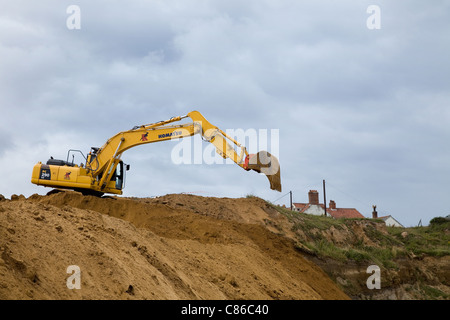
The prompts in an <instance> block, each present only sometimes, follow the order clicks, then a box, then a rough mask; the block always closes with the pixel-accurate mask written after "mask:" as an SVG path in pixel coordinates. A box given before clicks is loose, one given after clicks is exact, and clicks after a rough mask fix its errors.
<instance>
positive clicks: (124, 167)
mask: <svg viewBox="0 0 450 320" xmlns="http://www.w3.org/2000/svg"><path fill="white" fill-rule="evenodd" d="M128 170H130V165H129V164H124V163H123V161H120V162H119V164H118V165H117V167H116V171H115V172H114V175H113V176H112V178H111V180H112V181H116V189H117V190H122V189H123V188H125V172H126V171H128Z"/></svg>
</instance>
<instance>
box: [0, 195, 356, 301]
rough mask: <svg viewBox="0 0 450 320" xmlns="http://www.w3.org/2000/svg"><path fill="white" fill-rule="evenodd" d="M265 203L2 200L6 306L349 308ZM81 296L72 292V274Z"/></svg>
mask: <svg viewBox="0 0 450 320" xmlns="http://www.w3.org/2000/svg"><path fill="white" fill-rule="evenodd" d="M285 219H286V217H284V216H283V215H281V214H280V213H278V212H277V211H276V210H275V209H273V208H272V207H270V206H269V205H267V204H266V203H265V202H264V201H263V200H262V199H259V198H253V197H251V198H241V199H231V198H230V199H229V198H211V197H208V198H206V197H199V196H193V195H185V194H172V195H167V196H164V197H158V198H122V197H105V198H98V197H93V196H83V195H81V194H80V193H77V192H60V193H55V194H51V195H47V196H39V195H33V196H31V197H29V198H28V199H26V198H25V197H23V196H14V197H12V198H11V200H3V201H0V299H64V300H66V299H67V300H69V299H138V300H141V299H164V300H167V299H314V300H315V299H327V300H337V299H339V300H340V299H349V297H348V296H347V295H346V294H345V293H344V292H343V291H342V290H341V289H340V288H339V286H338V285H336V283H335V282H333V281H332V280H331V279H330V277H329V276H328V275H327V274H326V273H325V272H324V271H322V269H321V268H320V267H318V266H317V265H316V264H314V263H313V262H311V261H310V260H308V259H306V258H305V257H304V256H303V255H302V253H301V252H300V251H299V250H298V249H297V248H296V246H295V245H294V241H293V240H292V239H291V238H290V237H288V236H286V235H285V234H284V235H282V234H280V233H279V232H278V230H277V228H276V227H271V226H272V225H273V226H276V225H277V223H273V224H272V223H267V222H268V221H278V222H280V223H281V222H283V221H284V220H285ZM74 265H75V266H78V267H79V268H80V270H81V276H80V279H81V288H80V289H69V288H68V286H67V284H68V283H67V282H68V279H69V280H71V279H72V277H71V276H72V271H70V269H69V273H68V267H69V266H74Z"/></svg>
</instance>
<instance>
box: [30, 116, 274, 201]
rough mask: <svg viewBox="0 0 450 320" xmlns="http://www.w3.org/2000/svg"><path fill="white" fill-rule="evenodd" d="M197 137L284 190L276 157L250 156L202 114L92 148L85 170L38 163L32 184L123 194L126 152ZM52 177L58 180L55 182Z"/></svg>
mask: <svg viewBox="0 0 450 320" xmlns="http://www.w3.org/2000/svg"><path fill="white" fill-rule="evenodd" d="M185 118H190V119H191V120H192V122H189V123H184V124H178V125H177V124H174V123H175V122H179V121H181V120H183V119H185ZM195 134H201V136H202V138H203V139H204V140H205V141H208V142H210V143H212V144H213V145H214V146H215V148H216V152H217V153H218V154H219V155H221V156H222V157H223V158H225V159H226V158H229V159H231V160H232V161H233V162H235V163H236V164H237V165H239V166H240V167H242V168H243V169H245V170H254V171H256V172H259V173H264V174H265V175H266V176H267V177H268V179H269V182H270V187H271V189H273V190H277V191H281V180H280V166H279V163H278V159H276V157H274V156H272V155H271V154H270V153H268V152H266V151H260V152H258V153H257V154H249V153H248V152H247V149H246V148H245V147H244V146H242V145H241V144H240V143H239V142H237V141H236V140H234V139H233V138H231V137H230V136H228V135H227V134H226V133H225V132H223V131H222V130H221V129H219V128H218V127H216V126H214V125H212V124H211V123H210V122H208V121H207V120H206V119H205V117H203V115H202V114H201V113H200V112H198V111H192V112H190V113H188V114H187V115H185V116H179V117H173V118H171V119H169V120H165V121H159V122H156V123H152V124H146V125H141V126H136V127H134V128H132V129H131V130H128V131H123V132H119V133H118V134H116V135H114V136H113V137H111V138H110V139H108V141H106V143H105V144H104V145H103V146H102V147H101V148H92V150H91V152H90V153H89V154H88V156H87V158H86V165H85V166H84V167H83V166H80V167H78V166H76V165H73V164H72V166H71V165H70V164H69V163H67V162H64V161H62V162H60V163H59V165H60V166H59V168H55V167H57V164H55V162H54V161H53V162H50V160H49V162H50V164H49V162H47V164H46V165H43V164H41V163H38V164H37V165H35V168H34V169H33V175H32V182H33V183H35V184H38V185H45V186H50V187H59V188H70V189H75V190H80V191H82V192H85V193H96V194H103V193H114V194H122V190H121V189H122V183H121V182H120V183H118V181H121V180H120V179H122V175H123V170H124V168H123V162H122V160H121V156H122V153H123V152H125V151H126V150H128V149H130V148H133V147H135V146H138V145H143V144H148V143H153V142H160V141H166V140H171V139H181V138H184V137H189V136H193V135H195ZM236 149H238V151H236ZM118 168H119V169H120V170H119V171H120V172H119V173H118ZM60 171H61V172H60ZM52 172H53V175H52ZM52 176H56V178H55V179H53V178H51V177H52ZM114 179H116V181H114Z"/></svg>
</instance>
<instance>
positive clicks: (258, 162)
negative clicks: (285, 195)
mask: <svg viewBox="0 0 450 320" xmlns="http://www.w3.org/2000/svg"><path fill="white" fill-rule="evenodd" d="M243 168H244V169H245V170H247V171H248V170H254V171H256V172H258V173H264V174H265V175H266V177H267V178H268V179H269V182H270V189H272V190H277V191H279V192H281V176H280V163H279V162H278V159H277V158H276V157H275V156H273V155H271V154H270V153H269V152H267V151H259V152H258V153H257V154H249V155H248V156H247V157H246V158H245V163H244V165H243Z"/></svg>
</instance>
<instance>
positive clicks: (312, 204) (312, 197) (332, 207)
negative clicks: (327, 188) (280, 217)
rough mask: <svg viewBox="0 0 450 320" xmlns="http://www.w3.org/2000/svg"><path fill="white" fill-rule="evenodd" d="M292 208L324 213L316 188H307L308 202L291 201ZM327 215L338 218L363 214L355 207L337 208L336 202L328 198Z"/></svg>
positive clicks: (359, 216) (356, 216)
mask: <svg viewBox="0 0 450 320" xmlns="http://www.w3.org/2000/svg"><path fill="white" fill-rule="evenodd" d="M292 206H293V210H294V211H297V212H299V213H307V214H314V215H319V216H320V215H324V214H325V207H324V205H323V203H320V202H319V192H317V190H309V192H308V203H298V202H294V203H292ZM327 216H331V217H333V218H335V219H339V218H364V216H363V215H362V214H361V213H360V212H359V211H358V210H356V209H355V208H337V207H336V202H335V201H333V200H330V204H329V207H328V208H327Z"/></svg>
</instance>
